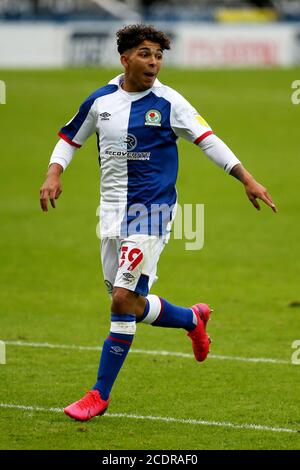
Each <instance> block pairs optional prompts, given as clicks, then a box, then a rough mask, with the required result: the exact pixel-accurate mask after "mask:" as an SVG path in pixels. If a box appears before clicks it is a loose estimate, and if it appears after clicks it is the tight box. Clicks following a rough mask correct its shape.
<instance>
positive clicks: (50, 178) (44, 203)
mask: <svg viewBox="0 0 300 470" xmlns="http://www.w3.org/2000/svg"><path fill="white" fill-rule="evenodd" d="M62 171H63V168H62V166H61V165H60V164H59V163H52V164H51V165H50V166H49V168H48V172H47V175H46V179H45V181H44V184H43V185H42V187H41V189H40V204H41V208H42V210H43V211H44V212H47V211H48V201H49V200H50V203H51V206H52V207H53V208H55V199H58V198H59V196H60V195H61V193H62V185H61V181H60V175H61V173H62Z"/></svg>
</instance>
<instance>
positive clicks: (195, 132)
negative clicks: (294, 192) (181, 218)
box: [170, 93, 277, 212]
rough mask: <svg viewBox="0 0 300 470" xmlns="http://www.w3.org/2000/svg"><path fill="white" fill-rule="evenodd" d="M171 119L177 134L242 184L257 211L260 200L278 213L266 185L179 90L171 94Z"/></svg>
mask: <svg viewBox="0 0 300 470" xmlns="http://www.w3.org/2000/svg"><path fill="white" fill-rule="evenodd" d="M170 121H171V126H172V129H173V131H174V133H175V134H176V135H177V136H178V137H183V138H184V139H186V140H187V141H189V142H193V143H194V144H196V145H197V146H198V147H200V149H201V150H202V151H203V152H204V153H205V155H206V156H207V157H208V158H209V159H210V160H212V161H213V162H214V163H215V164H216V165H218V166H219V167H220V168H222V169H223V170H224V171H226V173H228V174H230V175H232V176H234V177H235V178H237V179H238V180H239V181H241V182H242V183H243V184H244V187H245V191H246V194H247V196H248V198H249V200H250V201H251V202H252V204H253V205H254V207H255V208H256V209H257V210H260V206H259V203H258V202H257V199H261V200H262V201H263V202H264V203H265V204H267V205H268V206H269V207H271V209H272V210H273V211H274V212H277V209H276V206H275V204H274V202H273V201H272V198H271V196H270V195H269V194H268V191H267V190H266V188H265V187H264V186H262V185H261V184H259V183H258V182H257V181H256V180H255V179H254V178H253V176H252V175H251V174H250V173H249V172H248V171H247V170H246V169H245V168H244V167H243V165H242V163H241V162H240V160H239V159H238V158H237V157H236V156H235V154H234V153H233V152H232V150H231V149H230V148H229V147H228V145H226V144H225V142H223V141H222V140H221V139H220V138H219V137H217V136H216V135H215V134H214V133H213V130H212V129H211V127H210V126H209V124H208V123H207V122H206V121H205V119H204V118H203V117H202V116H201V115H200V114H199V113H198V112H197V111H196V109H195V108H193V107H192V106H191V105H190V103H188V101H186V100H185V99H184V98H183V97H182V96H181V95H179V94H178V93H177V94H175V95H174V102H173V105H172V110H171V119H170Z"/></svg>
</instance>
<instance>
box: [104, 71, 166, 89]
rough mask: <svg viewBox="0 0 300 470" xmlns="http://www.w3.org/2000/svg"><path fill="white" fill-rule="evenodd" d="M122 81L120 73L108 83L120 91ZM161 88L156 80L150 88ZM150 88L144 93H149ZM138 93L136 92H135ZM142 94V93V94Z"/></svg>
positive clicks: (122, 75) (122, 76) (160, 84)
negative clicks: (116, 86)
mask: <svg viewBox="0 0 300 470" xmlns="http://www.w3.org/2000/svg"><path fill="white" fill-rule="evenodd" d="M123 81H124V74H123V73H121V74H120V75H117V76H116V77H115V78H113V79H112V80H110V81H109V82H108V84H109V85H118V87H119V88H120V89H121V90H122V87H121V84H122V82H123ZM161 86H162V83H161V82H160V81H159V80H158V79H157V78H156V79H155V80H154V83H153V87H152V88H159V87H161ZM152 88H149V90H146V91H150V90H151V89H152ZM136 93H138V92H136ZM142 93H143V92H142Z"/></svg>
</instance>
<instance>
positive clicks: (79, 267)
mask: <svg viewBox="0 0 300 470" xmlns="http://www.w3.org/2000/svg"><path fill="white" fill-rule="evenodd" d="M136 21H145V22H148V23H152V24H155V25H157V26H159V27H162V28H163V29H164V30H165V31H166V32H168V33H169V34H170V35H171V36H172V38H173V48H172V51H171V52H170V54H169V53H166V67H165V68H164V69H163V70H162V72H161V75H160V79H161V81H162V82H164V83H166V84H168V85H170V86H172V87H174V88H176V89H177V90H178V91H179V92H181V93H182V94H183V95H184V96H185V97H186V98H187V99H189V100H190V101H191V102H192V103H193V104H194V105H195V107H197V108H198V110H199V111H200V112H201V113H202V114H203V115H204V117H205V118H206V119H207V120H208V122H209V123H210V124H211V125H212V127H213V128H214V130H215V132H216V134H217V135H219V136H220V137H221V138H222V139H224V141H225V142H226V143H228V145H229V146H230V147H231V148H232V149H233V150H234V152H235V153H236V154H237V156H238V157H239V158H240V159H241V160H242V162H243V163H244V164H245V166H246V167H247V168H248V169H249V171H250V172H252V173H253V174H254V176H256V178H257V179H258V180H259V181H261V182H262V183H263V184H264V185H266V186H267V188H268V190H269V192H270V193H271V195H272V196H273V198H274V200H275V202H276V203H277V205H278V209H279V212H278V214H277V215H274V214H273V213H272V212H271V210H269V209H268V208H266V207H262V210H261V212H256V211H255V210H254V209H253V208H252V207H251V205H250V204H249V202H248V201H247V199H246V197H245V195H244V194H243V188H242V187H241V185H240V184H239V183H238V182H237V181H235V180H233V179H231V178H230V177H229V176H226V175H225V174H223V173H222V172H221V171H220V170H219V169H218V168H216V167H214V166H213V165H212V164H211V163H210V162H209V161H207V160H206V159H205V157H204V156H203V155H201V153H200V152H199V151H198V150H197V148H194V147H193V146H191V145H188V144H187V143H185V142H181V143H180V154H181V157H180V172H179V179H178V185H177V189H178V192H179V202H180V203H181V204H184V203H199V202H200V203H204V204H205V245H204V248H203V250H201V251H199V252H193V251H190V252H188V251H185V250H184V245H185V240H172V241H171V242H170V244H169V245H168V246H167V248H166V250H165V252H164V253H163V256H162V258H161V260H160V264H159V281H158V283H157V285H156V286H155V289H154V291H155V292H156V293H158V294H160V295H162V296H164V297H166V298H168V299H170V300H171V301H173V302H174V303H178V304H182V305H190V304H193V303H195V302H196V301H199V300H204V301H207V302H209V303H211V304H212V305H213V306H214V309H215V312H214V316H213V319H212V320H211V323H210V325H209V329H208V330H209V332H210V334H211V335H212V337H213V341H214V342H213V344H212V351H211V355H210V358H209V360H208V361H207V362H206V363H204V364H201V365H199V364H197V363H196V362H195V361H194V360H193V358H192V355H191V349H190V343H189V341H188V340H187V339H186V338H185V335H184V333H183V332H182V331H166V330H163V329H159V328H151V327H149V326H145V325H142V326H139V327H138V332H137V335H136V338H135V340H134V346H133V350H132V352H131V353H130V355H129V357H128V358H127V363H126V365H125V367H124V369H123V370H122V372H121V374H120V376H119V377H118V381H117V383H116V386H115V388H114V391H113V394H112V402H111V406H110V409H109V412H108V413H107V414H106V415H105V416H104V417H103V418H101V419H100V418H99V419H95V420H93V421H92V422H90V423H88V424H79V423H76V422H72V421H70V420H68V419H67V418H66V417H65V416H64V415H63V413H62V412H61V409H62V408H63V406H65V405H66V404H68V403H69V402H71V401H72V400H75V399H77V398H78V396H81V394H82V393H83V392H84V391H85V390H86V388H87V387H88V386H89V384H91V383H93V382H94V378H95V373H96V370H97V363H98V355H99V351H98V350H97V348H98V347H99V345H101V344H102V341H103V338H104V337H105V335H106V333H107V331H108V328H109V315H108V311H109V299H108V298H107V294H106V292H105V286H104V284H103V281H102V275H101V271H100V264H99V253H98V240H97V238H96V235H95V228H96V224H97V218H96V208H97V205H98V197H99V194H98V192H99V189H98V188H99V186H98V177H99V175H98V172H99V171H98V166H97V165H98V163H97V155H96V143H95V141H94V140H93V138H91V139H90V140H89V142H88V143H87V144H86V146H85V147H84V148H83V149H82V150H80V152H78V153H77V154H76V157H75V158H74V161H73V162H72V165H71V167H70V168H69V169H68V170H67V172H66V174H65V175H63V188H64V192H63V194H62V196H61V199H60V200H59V201H58V204H57V209H56V210H55V211H52V210H51V211H50V212H49V213H48V214H43V213H42V212H41V211H40V209H39V201H38V197H39V187H40V185H41V183H42V181H43V178H44V174H45V171H46V167H47V163H48V158H49V155H50V153H51V150H52V148H53V146H54V144H55V142H56V139H57V137H56V132H57V130H58V129H59V127H60V126H61V125H62V124H64V123H65V122H66V120H68V119H69V117H70V116H72V115H73V114H74V113H75V111H76V108H77V106H78V105H79V103H80V102H81V101H82V100H83V99H84V98H85V97H86V96H87V95H88V94H89V93H90V92H91V91H93V90H94V89H96V88H98V87H99V86H102V85H103V84H105V83H107V81H108V80H109V79H110V78H111V77H113V76H114V75H116V74H117V73H118V72H119V71H120V70H121V69H120V67H119V66H118V56H117V53H116V50H115V43H114V33H115V31H116V29H118V28H119V27H120V26H122V25H123V24H127V23H132V22H136ZM299 38H300V6H299V2H298V1H293V0H290V1H288V0H286V1H283V0H281V1H280V0H278V1H275V0H274V1H271V0H270V1H255V2H254V1H253V2H250V1H249V2H246V1H242V0H239V1H237V0H228V1H222V2H221V1H205V0H203V1H194V0H186V1H185V2H184V6H182V4H181V2H179V1H178V0H172V1H168V2H166V1H165V2H159V1H151V2H145V1H144V2H142V1H138V0H132V1H129V0H128V1H127V2H125V1H124V2H121V1H111V2H104V1H101V0H97V1H83V0H82V1H75V0H68V1H53V0H40V1H39V0H36V1H29V0H28V1H17V0H15V1H13V0H9V1H8V0H7V1H6V0H0V80H2V81H3V82H4V83H5V85H6V99H4V98H5V97H4V96H3V95H2V97H1V100H0V101H1V104H0V122H1V127H0V136H1V185H0V191H1V199H0V212H1V232H0V240H1V253H0V256H1V260H0V261H1V264H0V266H1V267H0V280H1V284H0V285H1V290H0V340H3V341H5V343H6V356H7V361H6V364H5V365H4V364H2V365H0V384H1V387H0V395H1V396H0V449H299V447H300V437H299V433H297V432H296V431H298V430H299V425H300V419H299V370H300V369H299V367H300V366H299V365H297V364H296V363H295V362H299V361H298V360H299V354H297V351H294V349H293V348H292V344H293V342H294V341H295V340H300V329H299V315H300V293H299V268H300V266H299V259H300V256H299V255H300V252H299V251H300V249H299V220H298V214H299V194H298V186H299V184H298V180H299V165H300V164H299V113H300V105H298V106H297V104H296V102H295V104H293V103H292V100H291V96H292V93H293V89H292V83H293V82H294V81H295V80H297V79H298V80H299V79H300V68H299V62H300V41H299ZM4 103H6V104H4ZM294 352H295V354H294V356H293V357H294V361H293V362H294V364H293V363H292V359H291V358H292V354H293V353H294ZM190 420H194V421H190Z"/></svg>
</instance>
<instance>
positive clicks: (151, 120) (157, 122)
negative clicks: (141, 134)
mask: <svg viewBox="0 0 300 470" xmlns="http://www.w3.org/2000/svg"><path fill="white" fill-rule="evenodd" d="M145 126H161V114H160V112H159V111H158V110H157V109H150V110H149V111H147V112H146V114H145Z"/></svg>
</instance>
